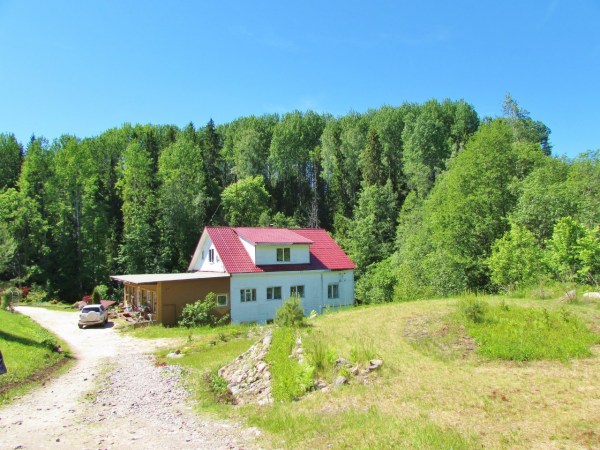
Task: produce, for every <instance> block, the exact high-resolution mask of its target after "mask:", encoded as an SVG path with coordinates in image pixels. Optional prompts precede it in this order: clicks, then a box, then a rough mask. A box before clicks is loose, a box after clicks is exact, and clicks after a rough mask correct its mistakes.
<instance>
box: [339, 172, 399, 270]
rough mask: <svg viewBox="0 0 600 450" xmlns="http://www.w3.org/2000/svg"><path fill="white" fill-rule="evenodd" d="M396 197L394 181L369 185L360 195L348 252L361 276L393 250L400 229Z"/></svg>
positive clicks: (352, 223) (348, 241)
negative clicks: (397, 226)
mask: <svg viewBox="0 0 600 450" xmlns="http://www.w3.org/2000/svg"><path fill="white" fill-rule="evenodd" d="M396 217H397V211H396V194H395V193H394V190H393V188H392V183H391V181H389V180H388V181H387V183H385V185H383V186H379V185H367V186H365V187H364V189H363V191H362V192H361V194H360V198H359V200H358V204H357V206H356V208H355V210H354V219H353V220H352V222H351V224H350V225H349V230H348V239H347V240H345V241H344V240H343V241H342V244H344V242H345V243H346V246H347V247H346V250H347V251H348V253H349V256H350V258H351V259H352V261H354V263H355V264H356V265H357V266H358V269H357V273H358V274H359V275H360V274H362V272H364V271H365V270H366V268H367V266H369V265H370V264H372V263H374V262H377V261H381V260H383V259H385V258H387V257H388V256H390V254H391V253H392V251H393V246H394V235H395V230H396Z"/></svg>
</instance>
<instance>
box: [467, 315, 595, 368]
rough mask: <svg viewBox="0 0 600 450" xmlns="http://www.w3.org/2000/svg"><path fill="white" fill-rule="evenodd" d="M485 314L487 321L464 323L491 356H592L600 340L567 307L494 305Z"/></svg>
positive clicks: (524, 358) (520, 358)
mask: <svg viewBox="0 0 600 450" xmlns="http://www.w3.org/2000/svg"><path fill="white" fill-rule="evenodd" d="M485 316H486V320H485V321H473V320H465V321H464V326H465V327H466V329H467V330H468V332H469V334H470V335H471V336H473V338H474V339H475V341H476V342H477V344H478V346H479V349H478V353H480V354H482V355H484V356H487V357H489V358H494V359H508V360H516V361H532V360H538V359H557V360H563V361H566V360H568V359H570V358H583V357H587V356H590V355H591V354H592V353H591V350H590V347H591V346H592V345H594V344H597V343H599V342H600V339H599V337H598V335H597V334H595V333H593V332H591V331H590V330H589V329H588V328H587V326H586V325H585V324H584V323H583V322H582V321H581V320H579V319H578V318H577V317H576V316H575V315H573V314H572V313H571V312H570V310H568V309H565V308H562V309H561V310H559V311H549V310H546V309H541V308H522V307H518V306H511V307H510V308H506V307H502V306H494V307H489V308H488V310H487V312H486V314H485Z"/></svg>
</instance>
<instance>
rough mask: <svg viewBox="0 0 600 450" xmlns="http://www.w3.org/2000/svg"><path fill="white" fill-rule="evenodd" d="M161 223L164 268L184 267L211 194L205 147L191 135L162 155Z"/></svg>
mask: <svg viewBox="0 0 600 450" xmlns="http://www.w3.org/2000/svg"><path fill="white" fill-rule="evenodd" d="M158 177H159V179H160V181H161V185H160V189H159V199H158V200H159V217H160V218H159V227H160V231H161V249H162V251H161V253H162V264H161V266H162V269H163V270H165V271H167V272H171V271H173V270H176V271H184V270H185V269H186V267H187V264H188V263H189V259H190V255H191V254H192V253H193V250H194V245H195V244H196V242H197V240H198V235H199V233H200V230H201V229H202V226H203V225H204V223H205V221H206V219H207V212H206V205H207V203H208V196H207V193H206V182H205V173H204V164H203V159H202V156H201V150H200V147H199V146H198V145H196V144H195V143H194V142H193V141H192V140H190V139H189V137H188V135H185V134H184V135H181V137H180V138H179V139H178V140H177V142H175V143H174V144H171V145H170V146H169V147H167V148H166V149H165V150H164V151H163V152H162V154H161V155H160V159H159V168H158Z"/></svg>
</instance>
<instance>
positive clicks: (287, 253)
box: [275, 247, 292, 262]
mask: <svg viewBox="0 0 600 450" xmlns="http://www.w3.org/2000/svg"><path fill="white" fill-rule="evenodd" d="M280 251H281V259H279V252H280ZM286 256H287V259H286ZM275 260H276V261H277V262H290V261H291V260H292V250H291V248H290V247H277V250H276V251H275Z"/></svg>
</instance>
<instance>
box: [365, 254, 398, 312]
mask: <svg viewBox="0 0 600 450" xmlns="http://www.w3.org/2000/svg"><path fill="white" fill-rule="evenodd" d="M392 258H393V257H389V258H387V259H384V260H383V261H380V262H378V263H375V264H371V265H370V266H369V267H367V271H366V272H365V274H364V275H363V276H362V277H360V278H359V279H358V280H357V282H356V297H357V298H358V300H359V302H360V303H387V302H391V301H393V300H394V286H395V285H396V284H397V282H398V276H397V274H396V272H395V270H394V264H393V262H392Z"/></svg>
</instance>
